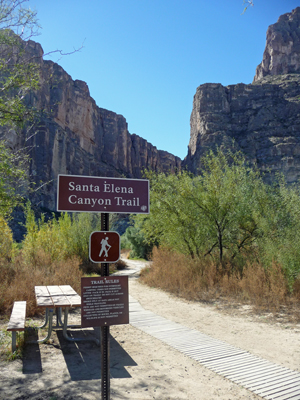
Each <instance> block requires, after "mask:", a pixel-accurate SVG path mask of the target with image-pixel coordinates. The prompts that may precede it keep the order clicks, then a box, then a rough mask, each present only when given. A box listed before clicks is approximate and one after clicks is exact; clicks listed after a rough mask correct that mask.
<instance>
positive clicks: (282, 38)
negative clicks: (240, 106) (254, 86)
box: [254, 7, 300, 82]
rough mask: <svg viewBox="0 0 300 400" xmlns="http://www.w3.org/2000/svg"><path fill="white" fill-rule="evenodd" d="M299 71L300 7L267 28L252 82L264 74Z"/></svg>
mask: <svg viewBox="0 0 300 400" xmlns="http://www.w3.org/2000/svg"><path fill="white" fill-rule="evenodd" d="M289 73H300V7H297V8H295V9H294V10H293V11H292V12H291V13H287V14H284V15H281V16H280V17H279V19H278V21H277V23H276V24H274V25H271V26H269V28H268V30H267V41H266V48H265V51H264V55H263V60H262V62H261V64H259V65H258V67H257V68H256V74H255V77H254V82H257V81H258V80H260V79H261V78H263V77H264V76H266V75H283V74H289Z"/></svg>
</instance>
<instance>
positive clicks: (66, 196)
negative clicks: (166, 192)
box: [57, 175, 149, 214]
mask: <svg viewBox="0 0 300 400" xmlns="http://www.w3.org/2000/svg"><path fill="white" fill-rule="evenodd" d="M57 211H75V212H82V211H86V212H102V213H126V214H149V181H148V180H146V179H119V178H102V177H97V176H78V175H58V179H57Z"/></svg>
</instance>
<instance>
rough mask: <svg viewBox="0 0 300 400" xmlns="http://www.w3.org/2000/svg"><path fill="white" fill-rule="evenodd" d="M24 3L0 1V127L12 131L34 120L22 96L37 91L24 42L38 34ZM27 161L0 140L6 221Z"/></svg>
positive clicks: (0, 209) (0, 207)
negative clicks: (11, 129)
mask: <svg viewBox="0 0 300 400" xmlns="http://www.w3.org/2000/svg"><path fill="white" fill-rule="evenodd" d="M24 3H26V1H25V0H0V125H2V126H4V125H5V126H6V127H7V129H8V127H10V128H13V129H16V128H17V127H18V126H23V125H24V124H25V123H26V122H27V121H29V120H32V119H33V118H34V117H35V116H36V114H37V113H36V110H35V109H34V108H29V107H28V104H26V96H28V95H29V93H31V92H32V90H35V89H37V88H38V85H39V64H38V63H37V61H38V60H36V59H33V58H32V55H30V52H26V46H27V43H26V42H25V44H24V42H23V41H22V40H28V39H30V38H31V37H32V36H33V35H35V34H36V33H37V31H38V28H39V26H38V23H37V19H36V12H34V11H32V10H30V9H29V8H25V7H24ZM26 164H27V158H26V156H24V154H23V152H13V151H12V150H11V149H9V148H8V147H7V144H6V142H5V140H4V139H0V176H1V178H0V215H2V216H4V217H8V216H9V215H10V213H11V211H12V209H13V208H14V207H15V206H17V205H18V204H19V203H20V200H21V198H22V191H24V189H26V186H27V183H26V182H27V176H26Z"/></svg>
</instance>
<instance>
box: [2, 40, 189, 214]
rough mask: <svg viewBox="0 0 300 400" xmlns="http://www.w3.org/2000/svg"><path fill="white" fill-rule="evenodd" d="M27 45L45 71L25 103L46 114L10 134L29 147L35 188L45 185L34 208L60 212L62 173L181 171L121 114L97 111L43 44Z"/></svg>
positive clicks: (177, 161)
mask: <svg viewBox="0 0 300 400" xmlns="http://www.w3.org/2000/svg"><path fill="white" fill-rule="evenodd" d="M23 47H24V48H25V51H26V52H27V53H29V54H30V55H31V57H32V59H35V60H36V62H38V63H39V64H40V71H41V72H40V74H41V85H40V89H39V90H38V91H37V92H35V93H32V94H31V95H30V96H28V97H27V99H26V101H27V104H28V106H30V107H35V108H37V109H39V110H43V113H42V114H41V116H40V117H39V119H38V120H37V121H36V123H35V124H34V125H33V128H31V130H30V132H29V133H28V127H26V128H25V129H24V130H23V131H22V132H21V133H19V134H16V132H14V131H11V130H10V131H8V132H6V136H7V138H8V142H9V143H10V146H11V147H12V148H22V147H24V148H26V149H28V151H29V156H30V164H29V176H30V179H31V181H32V182H34V183H35V184H36V187H39V186H40V185H41V184H44V186H43V187H42V188H41V189H39V190H38V191H36V192H34V193H29V194H28V196H29V197H30V199H31V201H32V202H33V203H34V204H38V205H39V206H41V207H44V208H47V209H49V210H56V185H57V175H58V174H72V175H89V176H108V177H130V178H141V177H142V173H143V170H144V169H152V170H154V171H164V172H169V171H171V172H174V171H175V170H177V169H180V167H181V159H180V158H179V157H176V156H174V155H172V154H170V153H168V152H166V151H161V150H158V149H157V148H156V147H155V146H153V145H152V144H151V143H149V142H147V141H146V140H145V139H143V138H142V137H140V136H138V135H135V134H130V133H129V131H128V128H127V123H126V120H125V118H124V117H123V116H122V115H118V114H116V113H114V112H112V111H108V110H105V109H103V108H100V107H98V106H97V105H96V103H95V101H94V100H93V99H92V98H91V96H90V93H89V89H88V86H87V84H86V83H85V82H83V81H79V80H75V81H74V80H72V78H71V77H70V75H68V74H67V73H66V72H65V71H64V70H63V68H62V67H60V66H59V65H58V64H56V63H54V62H52V61H44V60H43V58H42V56H43V50H42V47H41V45H40V44H38V43H36V42H34V41H31V40H30V41H28V42H23ZM28 137H30V139H29V140H28ZM26 139H27V140H26Z"/></svg>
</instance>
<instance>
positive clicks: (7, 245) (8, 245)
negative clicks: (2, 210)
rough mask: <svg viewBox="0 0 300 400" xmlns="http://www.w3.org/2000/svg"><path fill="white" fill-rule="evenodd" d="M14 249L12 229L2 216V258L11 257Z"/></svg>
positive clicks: (0, 223)
mask: <svg viewBox="0 0 300 400" xmlns="http://www.w3.org/2000/svg"><path fill="white" fill-rule="evenodd" d="M12 251H13V237H12V231H11V229H10V227H9V226H8V224H7V222H6V221H5V219H4V218H3V217H1V216H0V259H1V260H3V259H10V258H11V256H12Z"/></svg>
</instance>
